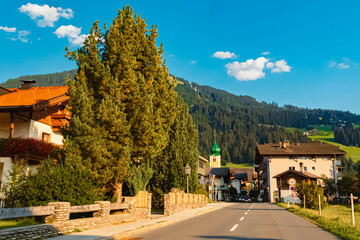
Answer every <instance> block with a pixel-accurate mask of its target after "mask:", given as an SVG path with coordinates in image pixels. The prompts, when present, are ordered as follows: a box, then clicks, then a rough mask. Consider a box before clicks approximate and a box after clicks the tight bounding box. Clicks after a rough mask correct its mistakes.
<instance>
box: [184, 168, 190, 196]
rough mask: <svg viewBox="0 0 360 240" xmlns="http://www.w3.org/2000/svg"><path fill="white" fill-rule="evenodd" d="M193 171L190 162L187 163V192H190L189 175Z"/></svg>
mask: <svg viewBox="0 0 360 240" xmlns="http://www.w3.org/2000/svg"><path fill="white" fill-rule="evenodd" d="M190 173H191V167H190V166H189V164H186V167H185V175H186V193H189V175H190Z"/></svg>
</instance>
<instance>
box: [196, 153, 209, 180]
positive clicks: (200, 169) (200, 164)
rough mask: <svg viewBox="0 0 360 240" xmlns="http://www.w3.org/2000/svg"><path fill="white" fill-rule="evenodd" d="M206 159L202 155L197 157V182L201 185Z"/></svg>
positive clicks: (203, 178)
mask: <svg viewBox="0 0 360 240" xmlns="http://www.w3.org/2000/svg"><path fill="white" fill-rule="evenodd" d="M207 162H208V160H207V159H206V158H203V157H202V156H199V159H198V177H199V183H200V184H201V185H205V169H206V164H207Z"/></svg>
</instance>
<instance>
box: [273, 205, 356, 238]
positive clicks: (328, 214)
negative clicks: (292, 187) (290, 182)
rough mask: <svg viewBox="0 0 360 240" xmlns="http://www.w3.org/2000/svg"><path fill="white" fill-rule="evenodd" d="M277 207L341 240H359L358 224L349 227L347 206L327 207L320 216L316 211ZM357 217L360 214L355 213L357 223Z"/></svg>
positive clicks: (349, 215)
mask: <svg viewBox="0 0 360 240" xmlns="http://www.w3.org/2000/svg"><path fill="white" fill-rule="evenodd" d="M277 205H278V206H280V207H283V208H285V209H287V210H288V211H289V212H292V213H294V214H296V215H298V216H301V217H303V218H305V219H307V220H309V221H310V222H312V223H314V224H316V225H318V226H319V227H321V228H323V229H325V230H327V231H329V232H331V233H333V234H335V235H336V236H338V237H340V238H342V239H346V240H353V239H360V223H358V224H357V225H355V227H352V226H351V210H350V209H349V207H348V206H343V205H329V206H328V207H327V208H325V209H323V211H322V215H321V216H319V214H318V211H317V210H311V209H303V208H300V207H299V206H295V208H292V207H291V208H287V205H286V204H285V203H277ZM359 217H360V214H359V213H356V214H355V218H357V220H358V221H359Z"/></svg>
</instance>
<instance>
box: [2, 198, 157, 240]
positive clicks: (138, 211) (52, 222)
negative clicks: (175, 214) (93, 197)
mask: <svg viewBox="0 0 360 240" xmlns="http://www.w3.org/2000/svg"><path fill="white" fill-rule="evenodd" d="M151 196H152V194H151V193H148V192H142V193H141V198H142V199H141V204H136V200H137V199H136V197H123V199H122V202H121V203H110V202H108V201H96V202H95V204H91V205H84V206H73V207H72V206H70V203H69V202H51V203H48V207H43V208H46V209H47V210H49V209H51V210H52V211H49V214H50V215H49V214H47V215H48V216H47V217H46V218H45V222H46V223H47V224H41V225H34V226H27V227H18V228H11V229H5V230H0V240H2V239H12V240H17V239H19V240H20V239H24V240H27V239H41V238H45V237H52V236H56V235H60V234H67V233H71V232H74V231H83V230H86V229H91V228H97V227H102V226H106V225H109V224H116V223H121V222H123V221H133V220H136V219H139V218H150V217H151ZM143 198H145V199H143ZM136 205H138V206H141V207H136ZM118 209H124V210H125V211H124V212H123V213H115V214H111V215H110V211H111V210H118ZM14 210H16V209H14ZM79 212H93V216H94V217H92V218H82V219H74V220H69V217H70V213H79ZM5 216H6V215H5ZM0 218H1V214H0ZM4 218H6V217H4Z"/></svg>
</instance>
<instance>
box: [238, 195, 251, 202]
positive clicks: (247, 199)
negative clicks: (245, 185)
mask: <svg viewBox="0 0 360 240" xmlns="http://www.w3.org/2000/svg"><path fill="white" fill-rule="evenodd" d="M239 202H251V199H250V198H249V197H248V196H240V197H239Z"/></svg>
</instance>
